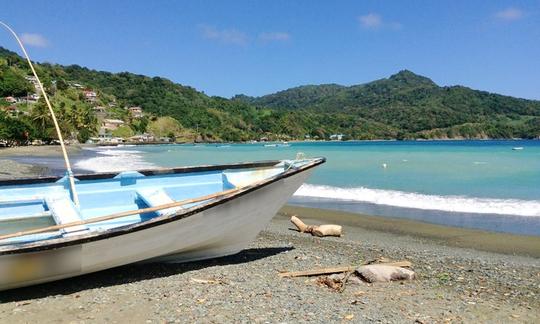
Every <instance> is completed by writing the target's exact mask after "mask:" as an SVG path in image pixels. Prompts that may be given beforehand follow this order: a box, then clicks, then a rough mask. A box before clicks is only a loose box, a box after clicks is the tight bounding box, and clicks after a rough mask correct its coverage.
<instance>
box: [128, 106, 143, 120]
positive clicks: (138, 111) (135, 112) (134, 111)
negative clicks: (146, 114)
mask: <svg viewBox="0 0 540 324" xmlns="http://www.w3.org/2000/svg"><path fill="white" fill-rule="evenodd" d="M128 111H129V113H130V114H131V116H132V117H133V118H142V116H143V111H142V108H141V107H129V108H128Z"/></svg>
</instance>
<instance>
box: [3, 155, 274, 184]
mask: <svg viewBox="0 0 540 324" xmlns="http://www.w3.org/2000/svg"><path fill="white" fill-rule="evenodd" d="M279 162H281V160H264V161H254V162H238V163H228V164H208V165H197V166H184V167H178V168H157V169H141V170H130V171H137V172H139V173H141V174H143V175H145V176H153V175H165V174H182V173H191V172H204V171H218V170H224V169H243V168H255V167H268V166H273V165H275V164H277V163H279ZM121 172H123V171H119V172H100V173H82V174H75V175H74V177H75V178H76V179H77V180H104V179H112V178H114V177H115V176H117V175H118V174H120V173H121ZM63 177H64V176H50V177H36V178H19V179H3V180H0V187H2V186H11V185H25V184H42V183H54V182H56V181H58V180H60V179H62V178H63Z"/></svg>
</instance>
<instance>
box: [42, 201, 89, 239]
mask: <svg viewBox="0 0 540 324" xmlns="http://www.w3.org/2000/svg"><path fill="white" fill-rule="evenodd" d="M45 203H46V204H47V207H48V208H49V211H50V212H51V214H52V217H53V218H54V220H55V222H56V224H58V225H63V224H67V223H71V222H76V221H80V220H83V219H82V218H81V215H80V213H79V211H78V210H77V207H75V205H74V204H73V202H72V201H71V199H69V197H50V198H45ZM86 232H88V226H86V225H77V226H70V227H66V228H64V229H62V233H64V236H71V235H80V234H84V233H86Z"/></svg>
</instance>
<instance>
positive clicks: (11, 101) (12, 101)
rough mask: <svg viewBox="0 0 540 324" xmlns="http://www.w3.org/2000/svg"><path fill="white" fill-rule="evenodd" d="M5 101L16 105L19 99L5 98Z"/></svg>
mask: <svg viewBox="0 0 540 324" xmlns="http://www.w3.org/2000/svg"><path fill="white" fill-rule="evenodd" d="M4 100H5V101H6V102H8V103H10V104H14V103H16V102H17V99H15V98H13V97H5V98H4Z"/></svg>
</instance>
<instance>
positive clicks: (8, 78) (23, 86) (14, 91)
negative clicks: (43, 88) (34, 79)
mask: <svg viewBox="0 0 540 324" xmlns="http://www.w3.org/2000/svg"><path fill="white" fill-rule="evenodd" d="M33 91H34V90H33V87H32V86H31V84H30V83H29V82H28V81H26V79H25V78H24V75H23V73H21V72H20V71H18V70H17V69H15V68H11V67H9V68H4V69H0V96H2V97H7V96H15V97H22V96H26V94H27V93H28V92H33Z"/></svg>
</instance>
